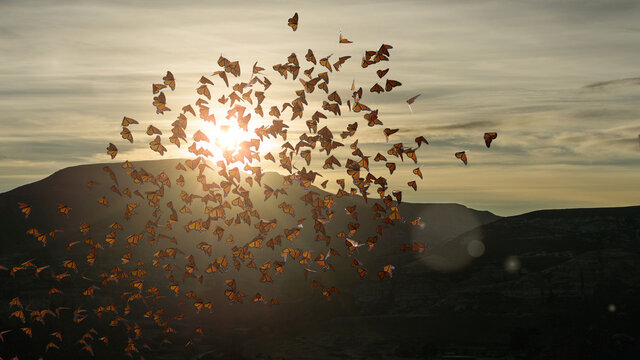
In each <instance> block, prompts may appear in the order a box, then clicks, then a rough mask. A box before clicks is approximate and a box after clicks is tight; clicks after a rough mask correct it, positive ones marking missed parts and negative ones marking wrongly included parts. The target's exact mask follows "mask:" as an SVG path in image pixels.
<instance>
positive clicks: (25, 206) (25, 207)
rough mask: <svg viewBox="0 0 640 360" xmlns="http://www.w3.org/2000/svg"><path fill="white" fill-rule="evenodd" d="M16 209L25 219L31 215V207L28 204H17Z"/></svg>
mask: <svg viewBox="0 0 640 360" xmlns="http://www.w3.org/2000/svg"><path fill="white" fill-rule="evenodd" d="M18 209H20V212H21V213H23V214H24V217H25V219H26V218H28V217H29V215H30V214H31V205H29V204H25V203H21V202H19V203H18Z"/></svg>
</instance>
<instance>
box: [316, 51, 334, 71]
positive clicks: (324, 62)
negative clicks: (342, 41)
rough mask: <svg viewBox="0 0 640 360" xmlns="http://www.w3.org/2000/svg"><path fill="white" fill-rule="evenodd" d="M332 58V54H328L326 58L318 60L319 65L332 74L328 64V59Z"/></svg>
mask: <svg viewBox="0 0 640 360" xmlns="http://www.w3.org/2000/svg"><path fill="white" fill-rule="evenodd" d="M331 56H333V54H330V55H329V56H327V57H324V58H322V59H320V61H319V62H320V65H322V66H324V67H326V68H327V69H329V71H331V72H333V69H332V68H331V64H330V63H329V58H330V57H331Z"/></svg>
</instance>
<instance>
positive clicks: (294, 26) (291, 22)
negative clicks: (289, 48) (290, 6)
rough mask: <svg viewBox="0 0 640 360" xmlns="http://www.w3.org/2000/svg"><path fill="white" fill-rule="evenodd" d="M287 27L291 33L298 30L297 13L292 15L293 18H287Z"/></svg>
mask: <svg viewBox="0 0 640 360" xmlns="http://www.w3.org/2000/svg"><path fill="white" fill-rule="evenodd" d="M287 25H289V26H290V27H291V28H292V29H293V31H296V30H298V13H295V14H293V16H292V17H290V18H289V20H288V23H287Z"/></svg>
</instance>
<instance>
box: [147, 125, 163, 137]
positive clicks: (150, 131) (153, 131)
mask: <svg viewBox="0 0 640 360" xmlns="http://www.w3.org/2000/svg"><path fill="white" fill-rule="evenodd" d="M156 134H158V135H162V131H160V129H158V128H157V127H155V126H153V125H149V127H147V135H149V136H152V135H156Z"/></svg>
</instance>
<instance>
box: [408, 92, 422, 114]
mask: <svg viewBox="0 0 640 360" xmlns="http://www.w3.org/2000/svg"><path fill="white" fill-rule="evenodd" d="M420 95H422V94H418V95H416V96H414V97H412V98H411V99H409V100H407V105H408V106H409V110H410V111H411V113H413V109H411V104H413V103H414V101H416V99H417V98H418V96H420Z"/></svg>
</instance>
